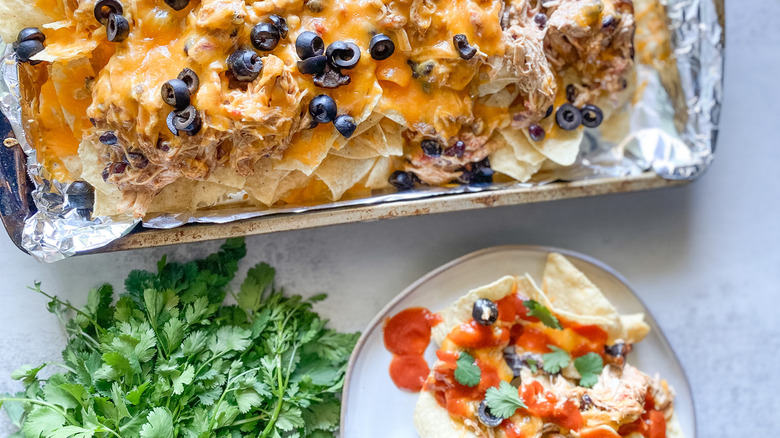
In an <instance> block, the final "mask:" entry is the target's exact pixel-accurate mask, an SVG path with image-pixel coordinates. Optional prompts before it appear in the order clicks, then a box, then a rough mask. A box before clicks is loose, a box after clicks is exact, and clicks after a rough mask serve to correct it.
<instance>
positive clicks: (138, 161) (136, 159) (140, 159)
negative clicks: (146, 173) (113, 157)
mask: <svg viewBox="0 0 780 438" xmlns="http://www.w3.org/2000/svg"><path fill="white" fill-rule="evenodd" d="M127 161H129V162H130V164H131V165H132V166H133V167H135V168H136V169H143V168H145V167H146V166H148V165H149V159H148V158H146V156H145V155H144V154H139V153H138V152H128V153H127Z"/></svg>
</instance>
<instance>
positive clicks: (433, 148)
mask: <svg viewBox="0 0 780 438" xmlns="http://www.w3.org/2000/svg"><path fill="white" fill-rule="evenodd" d="M420 147H421V148H422V150H423V153H424V154H425V155H427V156H429V157H438V156H439V155H441V145H440V144H439V142H438V141H436V140H431V139H428V138H427V139H425V140H423V141H422V142H420Z"/></svg>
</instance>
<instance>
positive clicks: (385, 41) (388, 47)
mask: <svg viewBox="0 0 780 438" xmlns="http://www.w3.org/2000/svg"><path fill="white" fill-rule="evenodd" d="M393 52H395V44H394V43H393V40H391V39H390V37H389V36H387V35H384V34H381V33H378V34H376V35H374V36H373V37H372V38H371V42H370V43H369V44H368V53H370V54H371V57H372V58H374V59H376V60H377V61H381V60H383V59H387V58H389V57H390V55H392V54H393Z"/></svg>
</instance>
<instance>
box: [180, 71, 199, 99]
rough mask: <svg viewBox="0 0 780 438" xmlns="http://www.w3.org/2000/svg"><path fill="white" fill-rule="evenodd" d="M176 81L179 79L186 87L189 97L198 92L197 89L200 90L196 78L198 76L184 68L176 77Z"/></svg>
mask: <svg viewBox="0 0 780 438" xmlns="http://www.w3.org/2000/svg"><path fill="white" fill-rule="evenodd" d="M176 79H179V80H180V81H182V82H184V83H185V84H186V85H187V90H189V92H190V96H191V95H193V94H195V93H196V92H197V91H198V88H200V78H198V74H197V73H195V72H194V71H193V70H192V69H189V68H185V69H184V70H182V71H181V73H179V76H177V77H176Z"/></svg>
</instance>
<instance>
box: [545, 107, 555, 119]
mask: <svg viewBox="0 0 780 438" xmlns="http://www.w3.org/2000/svg"><path fill="white" fill-rule="evenodd" d="M554 109H555V108H554V107H553V106H552V105H550V106H548V107H547V112H546V113H544V118H545V119H546V118H548V117H550V115H551V114H552V113H553V110H554Z"/></svg>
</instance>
